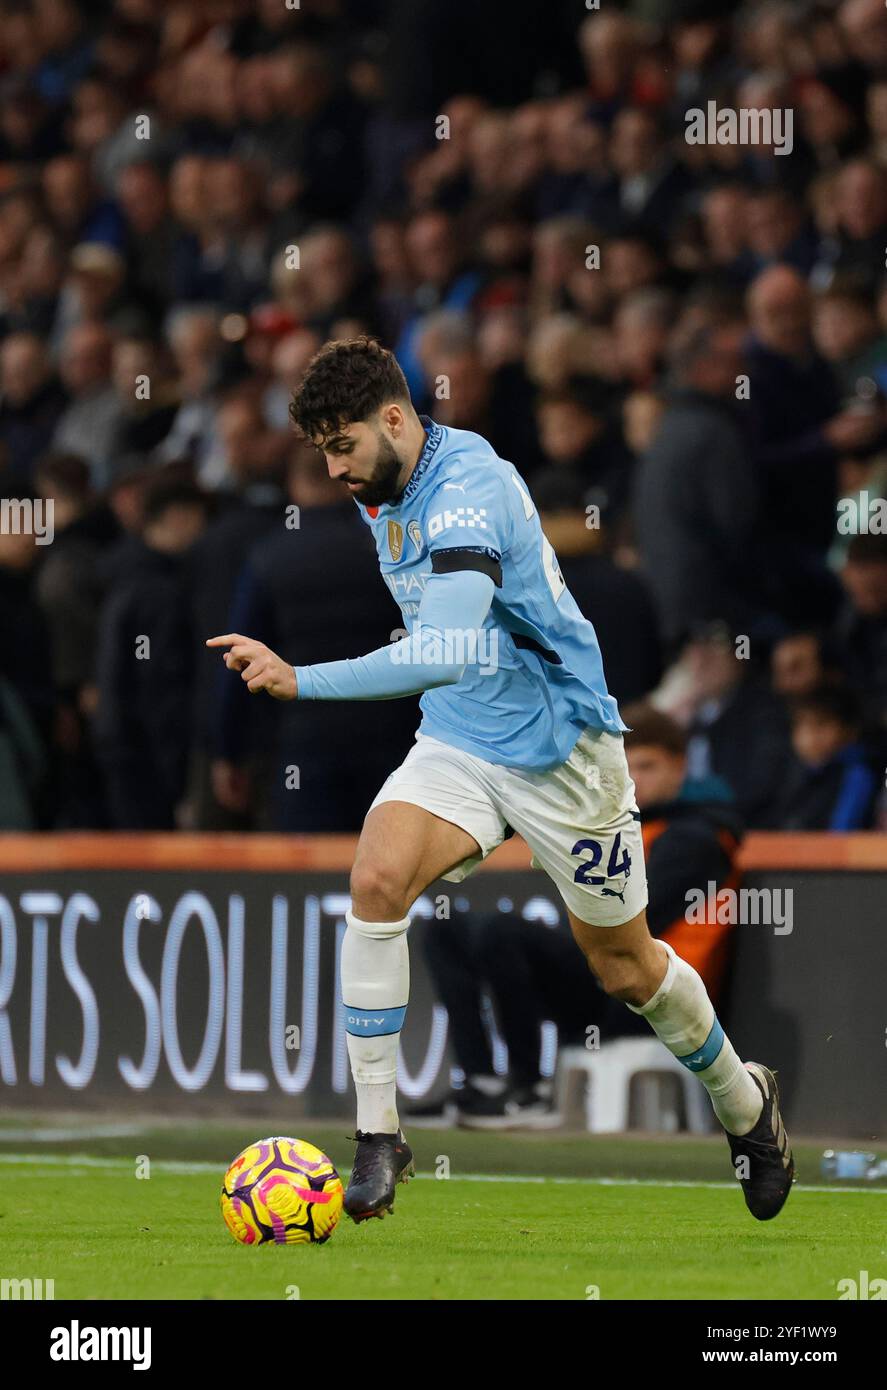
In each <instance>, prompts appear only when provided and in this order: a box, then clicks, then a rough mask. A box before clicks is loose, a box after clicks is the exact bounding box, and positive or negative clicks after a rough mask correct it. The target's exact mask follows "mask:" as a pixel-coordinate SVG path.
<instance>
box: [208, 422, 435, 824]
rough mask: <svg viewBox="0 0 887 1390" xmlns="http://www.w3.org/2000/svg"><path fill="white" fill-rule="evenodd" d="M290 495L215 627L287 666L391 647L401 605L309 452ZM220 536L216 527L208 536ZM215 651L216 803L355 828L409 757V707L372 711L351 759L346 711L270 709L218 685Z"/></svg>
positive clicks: (228, 684) (259, 818) (236, 810)
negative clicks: (252, 639)
mask: <svg viewBox="0 0 887 1390" xmlns="http://www.w3.org/2000/svg"><path fill="white" fill-rule="evenodd" d="M287 488H288V500H289V504H290V505H289V509H288V513H287V514H284V512H283V509H282V508H277V510H276V519H275V517H274V515H273V513H269V514H268V521H269V523H270V525H269V527H268V529H267V531H266V533H265V535H264V537H263V539H262V540H261V542H260V543H259V544H258V545H255V546H254V547H253V548H252V550H251V552H250V553H249V555H248V558H247V561H246V563H245V565H243V567H242V569H241V571H240V573H239V575H238V577H237V582H236V586H235V589H234V594H233V597H232V600H231V605H230V610H229V614H228V617H227V619H226V621H225V622H224V623H222V624H221V625H217V627H218V630H220V631H226V632H258V633H259V634H260V636H261V638H262V640H264V641H266V642H267V643H268V644H269V645H271V646H274V647H275V648H277V649H279V650H281V651H285V652H286V653H287V655H288V657H289V659H290V660H291V661H292V662H293V664H297V663H298V662H299V661H300V660H302V658H303V657H304V658H305V659H306V660H307V659H308V657H309V656H310V658H311V660H312V661H314V660H318V659H320V660H323V661H337V660H340V659H342V658H344V657H347V656H351V655H353V654H354V652H355V651H360V650H364V649H372V648H373V647H377V646H381V645H383V644H384V643H386V642H388V641H390V640H391V638H392V633H393V631H394V629H395V627H396V625H397V618H398V610H397V609H396V608H395V607H394V606H393V605H392V603H391V602H390V600H389V598H388V595H387V592H386V590H385V588H384V587H383V586H382V585H381V584H379V582H378V562H377V558H376V553H375V548H374V546H373V544H372V541H371V540H370V537H369V535H368V533H367V531H366V528H365V527H364V526H363V524H362V523H361V521H360V520H359V518H358V517H357V516H356V515H355V513H354V509H353V507H352V506H351V504H350V502H349V499H348V498H347V496H345V495H344V494H343V492H342V489H341V485H339V484H336V483H335V482H333V481H332V479H330V478H329V477H328V476H327V475H326V473H325V472H324V470H323V469H322V468H318V464H317V457H316V454H315V451H314V450H313V449H311V448H310V447H308V446H306V445H301V444H297V445H295V446H294V448H293V449H292V453H291V456H290V459H289V462H288V468H287ZM293 508H295V509H296V510H295V511H294V510H293ZM287 516H288V517H289V519H288V520H287ZM222 533H223V528H222V523H219V529H218V531H217V533H216V534H217V536H220V535H221V534H222ZM210 544H211V545H212V546H213V550H215V549H216V544H215V543H214V541H210ZM331 555H339V556H343V557H344V556H347V557H348V558H347V563H342V564H338V565H332V566H330V565H329V564H328V563H327V562H328V560H329V557H330V556H331ZM226 563H227V565H228V567H229V568H230V561H228V562H226ZM203 617H204V618H205V617H206V613H205V612H204V613H203ZM208 630H209V629H207V631H208ZM214 630H215V629H214ZM212 656H213V659H214V661H215V663H216V670H217V679H216V683H215V688H214V690H213V693H212V697H211V699H210V703H209V707H208V715H209V720H210V729H209V736H208V739H209V749H210V753H211V767H210V777H211V784H212V788H213V791H214V796H215V798H216V801H217V803H218V805H219V806H221V807H222V808H223V809H224V810H225V811H227V812H229V813H233V814H236V815H243V814H244V813H246V812H249V813H250V815H251V817H252V821H251V823H252V824H253V825H255V826H258V827H259V828H262V829H273V830H290V831H303V832H307V831H311V832H316V833H319V832H323V831H326V832H336V831H355V830H358V829H359V828H360V825H361V823H362V821H363V817H364V815H365V814H366V810H367V807H368V806H369V804H370V802H371V801H372V799H373V797H374V796H375V794H376V792H377V791H378V789H379V787H380V785H381V783H382V782H383V781H384V779H385V777H387V775H388V773H389V772H390V770H391V766H390V764H391V758H392V756H395V757H397V756H405V755H406V752H407V749H408V747H409V745H410V743H411V741H412V736H413V731H414V729H415V717H416V707H415V701H414V700H412V699H407V700H391V701H376V702H372V703H371V704H368V705H367V707H366V709H365V710H362V711H361V720H360V750H359V756H351V755H350V754H349V753H348V752H347V750H348V748H349V747H351V746H352V743H353V732H354V716H353V712H352V711H351V710H350V709H349V707H348V706H347V705H346V704H334V705H329V706H323V705H319V704H318V705H312V704H311V703H310V702H309V703H305V704H304V705H301V706H298V707H296V706H293V705H289V704H287V705H280V706H276V707H269V705H268V703H267V702H266V701H261V702H260V701H254V700H252V699H251V697H250V695H249V692H248V691H247V689H246V687H245V686H244V685H242V684H241V683H240V682H238V681H229V680H226V679H225V676H226V674H227V672H226V669H225V667H224V665H222V663H221V662H220V661H219V657H218V653H213V654H212Z"/></svg>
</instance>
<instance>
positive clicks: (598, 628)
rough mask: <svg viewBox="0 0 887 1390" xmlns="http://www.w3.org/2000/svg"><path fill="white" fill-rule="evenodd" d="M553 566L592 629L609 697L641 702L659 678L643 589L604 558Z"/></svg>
mask: <svg viewBox="0 0 887 1390" xmlns="http://www.w3.org/2000/svg"><path fill="white" fill-rule="evenodd" d="M558 564H559V566H560V571H561V574H562V575H563V577H564V581H565V583H566V585H567V588H568V589H569V590H570V593H571V594H572V595H573V597H574V599H575V600H576V602H577V603H578V605H579V607H580V608H581V609H582V612H583V614H584V616H585V617H586V618H588V620H589V622H590V623H592V624H593V626H594V630H595V632H596V634H597V639H598V642H599V643H600V648H601V654H602V656H603V658H604V676H605V677H606V681H607V689H608V690H609V691H610V694H611V695H615V696H616V699H617V700H619V701H620V702H621V703H623V704H627V703H629V702H630V701H632V700H640V699H641V698H642V697H643V696H644V695H647V694H649V692H650V691H651V690H653V689H654V688H655V687H656V686H657V685H658V684H659V680H660V677H661V675H662V652H661V649H660V642H659V629H658V627H657V623H656V610H655V608H654V606H653V600H652V598H651V596H650V591H649V589H648V588H647V585H646V584H645V583H644V581H643V580H642V579H641V578H640V577H639V575H637V574H635V573H633V572H632V571H631V570H625V569H620V568H619V566H618V565H614V564H613V561H612V560H611V559H609V558H608V557H607V556H605V555H569V556H567V557H561V556H559V557H558Z"/></svg>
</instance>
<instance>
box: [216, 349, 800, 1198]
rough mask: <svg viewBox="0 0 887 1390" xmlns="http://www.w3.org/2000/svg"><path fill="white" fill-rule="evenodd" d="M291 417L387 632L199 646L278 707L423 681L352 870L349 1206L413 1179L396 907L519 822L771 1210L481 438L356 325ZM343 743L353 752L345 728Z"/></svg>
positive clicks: (774, 1132) (624, 795) (548, 555)
mask: <svg viewBox="0 0 887 1390" xmlns="http://www.w3.org/2000/svg"><path fill="white" fill-rule="evenodd" d="M290 413H291V415H292V418H293V421H294V423H295V425H296V427H297V429H298V431H299V433H300V434H301V435H303V436H304V437H305V438H306V439H309V440H311V441H312V443H314V444H315V445H316V446H317V447H318V449H320V450H322V452H323V454H324V457H325V459H326V464H327V468H328V470H329V473H330V476H331V477H333V478H337V479H338V480H339V481H340V482H341V483H342V484H343V486H344V487H346V488H347V489H348V490H349V492H350V493H351V495H352V497H353V498H354V500H355V502H356V503H357V505H358V507H359V509H360V513H361V516H362V517H363V518H364V520H365V521H366V523H367V525H368V526H369V527H370V529H371V531H372V534H373V538H374V540H375V543H376V549H377V551H378V555H379V566H380V569H381V572H382V577H383V579H384V581H385V583H386V584H387V585H388V587H389V588H390V590H391V593H392V594H393V596H394V598H395V599H396V601H397V602H398V604H399V605H400V608H401V612H402V613H403V617H404V626H405V628H406V630H407V632H408V635H407V636H405V637H404V638H402V639H401V640H400V641H397V642H392V643H391V644H390V645H389V646H387V647H384V648H380V649H379V650H377V651H373V652H370V653H369V654H368V655H367V656H359V657H355V658H354V659H353V660H348V661H333V662H325V663H322V664H320V665H314V666H298V667H293V666H290V665H289V664H288V663H287V661H286V660H285V659H284V658H283V657H280V656H277V655H276V654H275V653H274V652H272V651H270V650H269V649H268V648H267V647H265V646H264V645H263V644H262V643H260V642H256V641H253V640H252V639H250V638H248V637H243V636H241V635H239V634H237V633H228V634H227V635H225V636H220V637H213V638H211V639H209V641H208V645H209V646H211V647H225V648H227V649H228V650H227V651H226V652H225V657H224V659H225V663H226V665H227V666H228V667H229V668H230V669H232V670H235V671H239V672H240V675H241V679H242V680H243V681H245V682H246V684H247V686H248V688H249V690H250V691H252V692H257V691H266V692H267V693H268V694H269V695H271V696H273V697H274V698H275V699H278V700H295V699H299V700H390V699H396V698H397V697H398V696H405V695H410V694H415V693H416V692H418V691H422V692H424V693H423V695H422V700H421V709H422V721H421V725H420V728H419V731H418V733H417V735H416V742H415V745H414V746H413V748H412V749H411V750H410V752H409V753H408V755H407V757H406V759H405V760H404V762H403V763H402V764H401V766H400V767H399V768H396V769H395V771H394V772H392V774H391V776H390V777H389V778H388V780H387V781H386V782H385V783H384V785H383V786H382V789H381V791H380V792H379V794H378V796H377V797H376V799H375V801H374V802H373V804H372V806H371V807H370V810H369V812H368V814H367V817H366V820H365V822H364V826H363V830H362V832H361V836H360V841H359V843H358V847H357V854H356V857H355V861H354V866H353V868H352V872H351V910H350V911H349V912H348V914H347V930H346V932H345V937H344V941H343V945H342V959H341V978H342V1003H343V1007H344V1013H345V1029H346V1034H347V1041H348V1053H349V1057H350V1061H351V1070H352V1075H353V1077H354V1084H355V1088H356V1091H357V1133H356V1136H355V1137H356V1141H357V1150H356V1153H355V1160H354V1167H353V1169H352V1173H351V1180H350V1182H349V1184H348V1191H347V1193H346V1196H345V1208H346V1210H347V1212H348V1213H349V1215H350V1216H351V1217H352V1218H353V1219H354V1220H355V1221H363V1220H365V1219H366V1218H368V1217H372V1216H379V1217H381V1216H383V1215H384V1213H385V1212H386V1211H391V1210H392V1209H393V1204H394V1194H395V1185H396V1183H397V1182H399V1181H404V1180H406V1178H407V1177H408V1176H411V1175H412V1173H413V1171H414V1165H413V1157H412V1152H411V1150H410V1147H409V1145H408V1144H407V1142H406V1140H405V1138H404V1135H403V1132H402V1130H401V1128H400V1124H399V1120H398V1113H397V1101H396V1095H395V1075H396V1066H397V1049H398V1036H399V1034H400V1030H401V1028H402V1026H403V1020H404V1015H405V1013H406V1007H407V1001H408V997H409V953H408V949H407V928H408V927H409V925H410V918H409V912H410V908H411V906H412V904H413V903H414V902H415V900H416V898H417V897H418V896H419V895H420V894H421V893H423V892H424V891H425V889H426V888H427V887H428V886H429V884H431V883H433V882H434V881H435V880H436V879H438V878H445V879H448V880H450V881H451V882H455V883H458V882H460V881H461V880H462V879H464V878H465V877H466V875H467V874H469V873H471V871H472V870H473V869H474V868H475V867H476V865H477V864H478V863H479V862H480V861H481V860H482V859H484V858H486V856H487V855H488V854H490V853H491V852H492V850H494V849H495V848H496V846H497V845H499V844H501V842H502V840H503V839H505V838H506V837H507V836H508V835H510V834H511V833H512V832H513V831H517V832H518V833H519V834H520V835H522V836H523V838H524V839H525V840H526V842H527V844H528V845H529V847H530V849H531V851H532V854H533V863H534V865H535V866H536V867H538V868H542V869H544V870H545V872H546V873H547V874H548V876H549V878H550V879H551V880H552V882H553V883H554V884H555V886H556V887H557V889H558V891H559V893H560V894H561V897H562V898H563V900H564V903H565V905H566V908H567V911H568V914H569V919H570V925H571V927H572V931H573V934H574V936H575V938H576V941H577V942H578V944H579V947H580V948H581V950H582V952H583V953H584V955H585V958H586V960H587V962H588V965H589V967H590V968H591V970H592V971H593V972H594V974H595V975H596V976H597V977H598V979H599V980H600V982H601V984H602V986H603V988H604V989H605V990H606V991H607V993H608V994H610V995H612V996H613V997H615V998H616V999H620V1000H622V1001H623V1002H624V1003H625V1004H626V1005H627V1007H628V1008H629V1009H632V1010H633V1011H634V1012H635V1013H638V1014H641V1015H643V1017H644V1018H646V1020H647V1022H648V1023H649V1024H650V1027H651V1028H652V1029H653V1031H654V1032H655V1033H656V1035H657V1036H658V1037H659V1038H660V1039H661V1041H662V1042H663V1043H664V1045H665V1046H666V1047H667V1048H668V1050H669V1051H670V1052H671V1053H673V1054H674V1056H676V1057H677V1058H678V1059H679V1060H680V1061H681V1062H682V1063H683V1064H684V1066H686V1067H687V1068H689V1070H690V1071H693V1072H695V1073H696V1075H697V1076H698V1077H699V1080H700V1081H701V1082H702V1084H703V1086H704V1087H705V1088H706V1090H707V1091H708V1093H709V1095H710V1096H711V1100H712V1104H713V1106H714V1110H715V1114H716V1115H717V1117H718V1119H719V1121H720V1122H721V1124H722V1125H723V1127H724V1129H725V1130H726V1133H727V1139H728V1142H729V1145H730V1149H731V1151H732V1155H733V1162H734V1166H735V1170H736V1176H737V1178H738V1179H739V1182H740V1183H741V1186H742V1189H743V1193H744V1195H745V1201H746V1205H747V1206H748V1208H749V1211H751V1213H752V1215H753V1216H755V1217H757V1218H758V1219H759V1220H761V1221H766V1220H769V1218H771V1217H773V1216H775V1215H776V1214H777V1212H778V1211H779V1210H780V1209H781V1207H782V1205H783V1203H784V1202H785V1200H786V1197H787V1196H788V1193H789V1190H790V1188H791V1184H792V1179H793V1174H794V1164H793V1160H792V1154H791V1151H790V1149H789V1145H788V1139H787V1136H786V1132H785V1128H784V1125H783V1122H782V1117H781V1114H780V1110H779V1095H778V1092H777V1088H776V1082H775V1079H774V1077H773V1073H772V1072H771V1071H769V1070H768V1068H767V1067H765V1066H762V1065H761V1064H760V1063H758V1062H747V1063H746V1064H745V1065H743V1063H742V1062H741V1061H740V1059H739V1057H738V1056H737V1055H736V1052H735V1051H734V1049H733V1047H732V1045H731V1043H730V1041H729V1039H728V1038H727V1037H726V1036H725V1034H724V1030H723V1028H722V1027H721V1025H720V1023H719V1022H718V1020H717V1017H716V1016H715V1012H714V1009H713V1007H712V1005H711V1002H710V1001H709V998H708V995H707V994H706V991H705V987H704V985H703V983H702V980H701V979H700V977H699V975H698V974H697V973H696V971H695V970H694V969H693V968H692V967H691V966H689V965H688V964H687V963H686V962H685V961H683V960H682V959H681V958H680V957H679V956H678V955H676V954H675V952H674V950H673V949H672V948H671V947H670V946H669V945H668V944H666V943H665V942H662V941H655V940H654V939H653V937H652V936H651V935H650V932H649V931H648V929H647V922H646V917H645V913H644V909H645V907H646V903H647V889H646V879H645V875H644V864H643V850H642V841H641V827H640V816H639V814H638V809H637V806H636V804H635V796H634V786H633V784H632V781H631V778H630V777H629V774H628V768H627V764H626V758H625V753H624V751H623V743H622V734H623V730H624V729H625V725H624V724H623V723H622V721H621V719H620V717H619V712H618V709H617V707H616V702H615V700H614V699H613V697H612V696H611V695H610V694H608V692H607V686H606V683H605V680H604V672H603V667H602V663H601V654H600V649H599V647H598V643H597V638H596V637H595V632H594V628H593V627H592V625H591V623H590V622H588V621H587V619H586V618H584V617H583V615H582V613H581V612H580V610H579V608H578V607H577V605H576V603H575V601H574V599H573V597H572V595H571V594H570V592H569V590H568V589H567V588H566V587H565V584H564V581H563V578H562V577H561V574H560V571H559V569H558V564H557V559H556V557H555V555H554V552H553V550H552V548H551V545H550V544H549V542H548V541H547V540H546V538H545V535H544V534H543V532H542V529H541V526H540V524H539V518H538V515H537V513H536V508H535V507H534V505H533V500H532V498H531V496H530V494H529V492H528V490H527V486H526V483H525V482H524V481H523V479H522V478H521V476H520V474H519V473H518V472H517V470H516V469H515V468H514V466H513V465H512V464H511V463H506V462H505V461H504V460H503V459H500V458H499V457H498V456H497V455H496V453H495V451H494V450H493V449H492V447H491V446H490V445H489V444H488V443H487V442H486V440H485V439H482V438H481V437H480V435H477V434H472V433H470V432H469V431H466V430H458V429H449V428H443V427H442V426H440V425H437V424H435V423H434V421H433V420H431V419H428V418H427V417H425V416H419V415H417V414H416V412H415V410H414V409H413V406H412V403H411V401H410V396H409V391H408V388H407V384H406V381H405V379H404V376H403V373H402V371H401V369H400V367H399V366H398V364H397V362H396V360H395V358H394V357H393V355H392V354H391V353H390V352H388V351H386V350H385V349H383V348H382V347H381V346H380V345H379V344H378V343H376V342H375V341H373V340H372V339H369V338H356V339H354V340H352V341H346V342H331V343H328V344H327V345H326V346H325V347H324V348H322V349H321V351H320V352H318V353H317V354H316V356H315V357H314V358H313V359H312V361H311V363H310V364H309V366H308V369H307V371H306V372H305V375H304V378H303V380H302V382H301V384H300V386H299V387H298V389H297V390H296V392H295V395H294V397H293V401H292V404H291V407H290ZM331 563H346V564H347V556H344V557H340V556H335V557H331ZM625 640H626V641H631V633H626V634H625ZM342 756H343V757H346V756H353V757H359V756H360V744H359V740H358V741H356V742H355V744H354V745H353V747H352V748H350V749H343V750H342Z"/></svg>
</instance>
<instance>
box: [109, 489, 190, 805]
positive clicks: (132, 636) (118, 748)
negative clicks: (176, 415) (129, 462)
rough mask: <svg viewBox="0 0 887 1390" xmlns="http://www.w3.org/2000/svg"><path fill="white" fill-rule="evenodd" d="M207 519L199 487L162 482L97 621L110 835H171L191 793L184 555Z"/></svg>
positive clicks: (149, 499) (115, 573)
mask: <svg viewBox="0 0 887 1390" xmlns="http://www.w3.org/2000/svg"><path fill="white" fill-rule="evenodd" d="M205 522H206V499H205V497H204V495H203V494H202V493H201V492H200V491H199V490H198V489H197V488H195V487H194V485H193V484H189V483H183V482H180V481H176V480H173V481H167V480H165V479H162V478H161V479H158V480H157V482H156V483H155V485H154V487H153V488H152V490H151V491H150V492H149V494H148V496H147V499H146V502H145V508H144V530H143V534H142V536H141V537H140V538H139V539H138V540H136V539H134V538H131V539H130V540H129V541H128V542H127V543H126V548H125V550H123V551H122V552H120V553H119V555H118V557H117V564H116V567H115V569H114V571H113V572H112V578H113V582H112V583H110V585H109V588H108V592H107V595H106V598H105V601H104V604H103V605H102V609H101V613H100V617H99V631H98V651H97V657H96V686H97V708H96V712H95V721H94V730H95V744H96V750H97V754H98V757H99V760H100V763H101V766H102V769H103V772H104V776H105V783H106V788H107V796H108V811H109V819H110V826H111V828H112V829H114V830H172V829H174V828H175V827H176V825H177V823H179V821H178V818H179V816H180V814H181V809H182V805H183V802H184V798H185V792H186V777H187V770H188V754H189V747H190V730H191V718H190V715H191V685H192V681H193V674H194V652H195V648H196V641H197V635H196V634H195V633H194V632H193V630H192V628H191V625H190V621H189V605H188V593H187V586H186V582H185V580H186V574H187V571H186V568H185V556H186V554H187V552H188V550H189V549H190V547H191V546H192V545H193V544H194V542H195V541H196V540H197V538H198V537H199V536H200V534H201V532H202V530H203V528H204V525H205Z"/></svg>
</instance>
